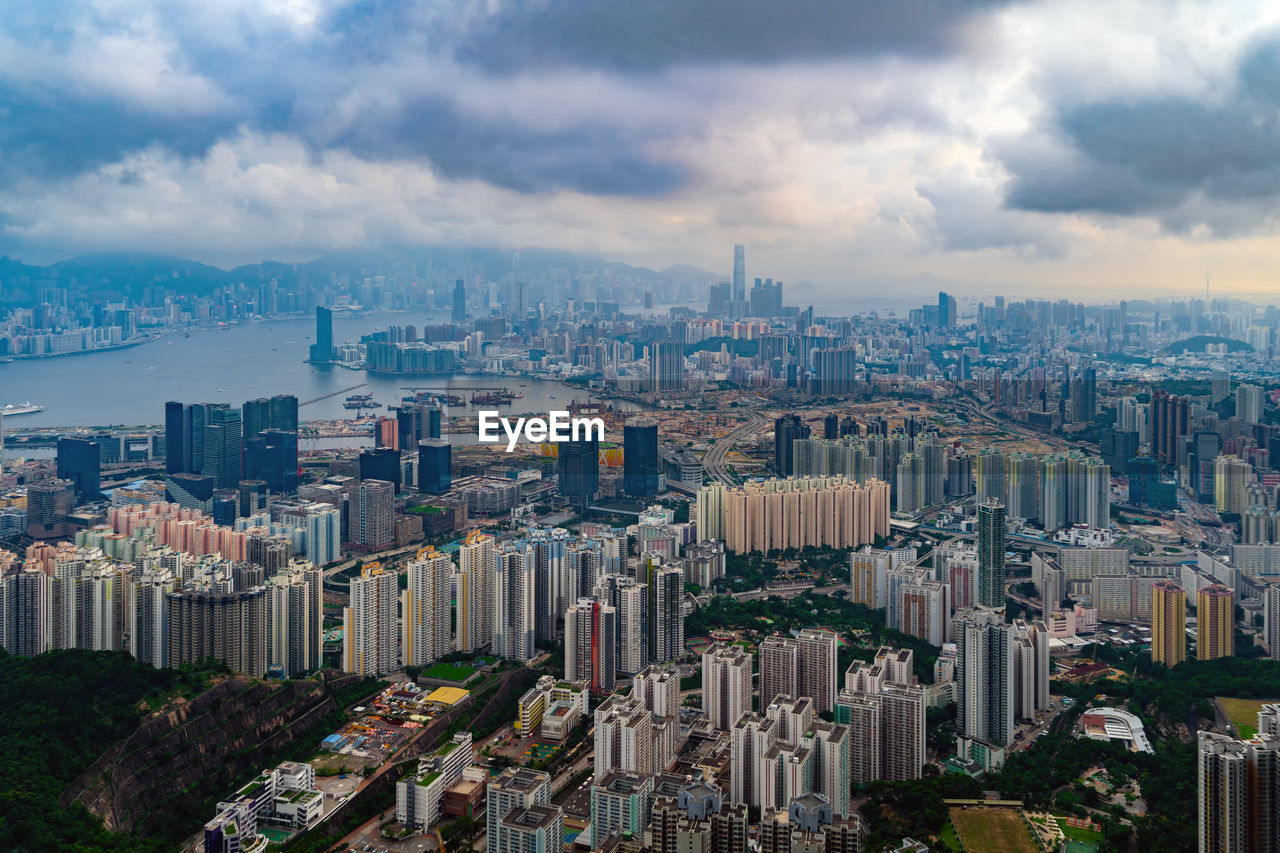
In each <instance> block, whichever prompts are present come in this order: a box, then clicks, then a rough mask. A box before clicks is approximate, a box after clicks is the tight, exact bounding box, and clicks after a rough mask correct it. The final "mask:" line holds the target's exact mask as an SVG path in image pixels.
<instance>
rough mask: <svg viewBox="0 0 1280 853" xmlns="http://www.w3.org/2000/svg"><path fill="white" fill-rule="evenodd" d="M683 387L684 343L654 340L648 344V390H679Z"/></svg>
mask: <svg viewBox="0 0 1280 853" xmlns="http://www.w3.org/2000/svg"><path fill="white" fill-rule="evenodd" d="M682 388H684V343H683V342H682V341H654V342H653V343H651V344H649V390H650V391H654V392H657V391H679V390H680V389H682Z"/></svg>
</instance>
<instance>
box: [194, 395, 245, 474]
mask: <svg viewBox="0 0 1280 853" xmlns="http://www.w3.org/2000/svg"><path fill="white" fill-rule="evenodd" d="M204 410H205V417H206V419H207V421H206V423H205V426H204V469H203V470H202V471H201V472H200V473H202V474H204V475H205V476H207V477H212V478H213V487H214V488H215V489H234V488H236V486H237V485H238V484H239V482H240V480H241V479H242V477H243V473H244V469H243V459H242V455H243V450H244V447H243V442H244V437H243V435H242V433H241V423H240V410H239V409H233V408H231V407H230V406H228V405H227V404H226V403H209V404H206V405H205V407H204Z"/></svg>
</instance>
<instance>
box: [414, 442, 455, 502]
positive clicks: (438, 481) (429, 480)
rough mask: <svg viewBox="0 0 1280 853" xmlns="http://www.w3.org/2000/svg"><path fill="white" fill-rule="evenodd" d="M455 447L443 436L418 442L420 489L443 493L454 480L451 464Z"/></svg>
mask: <svg viewBox="0 0 1280 853" xmlns="http://www.w3.org/2000/svg"><path fill="white" fill-rule="evenodd" d="M452 464H453V448H452V445H450V444H449V442H448V441H446V440H445V439H443V438H427V439H423V440H422V441H419V442H418V491H420V492H427V493H428V494H435V495H438V494H441V493H443V492H447V491H449V486H450V484H451V483H452V482H453V475H452V473H451V470H450V469H451V466H452Z"/></svg>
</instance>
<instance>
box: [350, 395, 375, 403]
mask: <svg viewBox="0 0 1280 853" xmlns="http://www.w3.org/2000/svg"><path fill="white" fill-rule="evenodd" d="M372 399H373V395H372V394H352V395H351V396H350V397H348V398H347V402H348V403H366V402H368V401H369V400H372Z"/></svg>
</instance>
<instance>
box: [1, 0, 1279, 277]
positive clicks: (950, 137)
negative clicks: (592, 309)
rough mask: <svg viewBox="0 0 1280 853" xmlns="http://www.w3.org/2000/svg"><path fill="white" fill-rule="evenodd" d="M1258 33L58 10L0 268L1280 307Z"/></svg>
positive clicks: (288, 6)
mask: <svg viewBox="0 0 1280 853" xmlns="http://www.w3.org/2000/svg"><path fill="white" fill-rule="evenodd" d="M1278 23H1280V10H1277V9H1276V8H1275V7H1274V5H1273V4H1266V3H1230V4H1210V3H1193V2H1178V3H1159V2H1121V3H1115V2H1096V3H1073V4H1061V3H1053V2H1028V3H1002V2H972V3H964V4H947V5H946V7H945V8H941V9H940V8H938V7H937V6H936V4H931V3H925V2H919V0H911V2H900V3H892V4H876V3H849V4H841V5H839V6H838V7H833V6H832V5H830V4H827V3H822V2H817V0H803V2H799V3H789V4H786V5H785V6H784V5H782V4H775V3H770V2H763V0H753V2H747V3H741V2H728V0H713V2H704V3H697V4H686V3H681V2H674V0H670V1H669V2H665V1H664V2H661V3H656V4H655V3H646V4H642V5H638V4H590V5H588V6H587V7H585V8H583V7H581V6H579V5H578V4H572V3H568V2H564V0H546V2H539V3H533V4H511V3H488V4H480V3H472V2H460V0H459V1H458V2H441V3H432V4H397V3H349V2H334V1H333V0H293V2H271V3H243V2H226V3H218V4H196V3H190V4H188V3H172V2H153V3H130V4H127V5H125V6H122V5H120V4H117V3H112V2H76V3H70V4H57V5H54V4H35V5H31V6H27V7H25V8H19V9H11V10H8V12H7V14H6V15H5V16H4V19H3V21H0V56H3V59H0V90H2V91H3V95H2V96H0V106H2V107H3V112H4V121H3V124H2V126H0V150H3V152H4V156H3V157H2V158H0V250H3V251H5V252H7V253H8V254H10V255H11V256H14V257H18V258H21V259H23V260H25V261H28V262H31V263H51V262H53V261H56V260H60V259H63V258H66V257H70V256H72V255H76V254H80V253H83V252H93V251H104V250H110V251H119V250H127V251H148V252H161V253H171V254H175V255H179V256H182V257H187V258H191V259H194V260H198V261H205V262H209V263H213V264H217V265H221V266H223V267H230V266H233V265H236V264H241V263H246V262H254V261H258V260H262V259H264V258H270V259H277V260H285V261H296V260H309V259H311V258H314V257H316V256H318V255H320V254H322V253H324V252H328V251H333V250H340V249H370V248H373V249H376V248H381V247H385V246H419V245H471V246H494V247H499V248H503V249H519V248H526V249H527V248H533V247H544V248H555V249H565V250H571V251H577V252H585V253H589V254H593V255H599V256H602V257H606V258H608V259H612V260H620V261H625V262H628V263H632V264H637V265H646V266H650V267H653V268H655V269H663V268H665V267H667V266H670V265H672V264H677V263H687V264H692V265H695V266H699V267H701V268H704V269H706V270H709V271H711V272H713V273H716V274H718V275H723V274H725V273H727V272H728V270H727V266H726V264H725V260H724V250H723V247H724V246H726V245H729V244H732V243H745V244H747V245H749V246H750V247H751V250H752V254H753V259H754V261H755V262H756V263H757V264H758V265H759V266H758V267H757V268H758V269H764V270H769V271H770V272H772V273H773V274H775V275H779V276H784V277H786V278H787V280H788V281H791V282H801V281H805V280H809V281H812V282H814V283H815V285H816V289H815V293H816V294H818V295H823V294H826V295H832V294H840V295H842V296H845V297H848V296H850V295H851V294H852V295H853V296H854V297H857V296H858V295H860V294H866V295H867V296H868V297H871V296H873V295H875V294H877V293H881V292H883V291H884V290H885V289H886V287H893V288H895V289H898V290H903V291H907V292H910V293H912V294H913V295H924V294H926V293H927V292H929V291H930V290H936V289H937V288H938V287H940V286H941V287H946V288H948V289H949V290H951V291H952V292H956V293H960V294H973V295H987V294H990V293H994V292H1003V293H1007V294H1010V295H1015V296H1016V295H1045V296H1057V295H1061V294H1063V293H1067V292H1069V293H1072V294H1078V295H1083V296H1088V297H1096V298H1109V297H1111V296H1113V295H1114V294H1115V293H1116V292H1117V289H1118V288H1123V289H1124V290H1125V292H1126V293H1129V294H1134V295H1137V294H1140V295H1143V296H1165V295H1169V296H1174V295H1184V296H1185V295H1193V294H1196V293H1203V291H1204V286H1205V279H1206V276H1207V277H1208V278H1209V279H1210V280H1211V282H1212V289H1213V290H1214V292H1216V293H1217V294H1221V295H1253V296H1266V295H1268V294H1271V293H1274V292H1276V290H1277V286H1276V282H1275V277H1274V270H1275V268H1276V266H1277V261H1278V260H1280V248H1278V245H1280V244H1277V242H1276V241H1275V239H1274V237H1275V229H1276V219H1275V215H1274V211H1275V209H1276V204H1275V201H1276V199H1275V195H1276V190H1277V179H1276V173H1275V170H1274V168H1273V156H1274V147H1275V146H1274V143H1275V131H1276V116H1275V106H1276V98H1277V95H1276V93H1277V91H1280V89H1278V88H1277V84H1278V83H1280V80H1278V75H1280V70H1278V69H1280V64H1278V63H1277V61H1276V60H1277V29H1276V27H1277V24H1278Z"/></svg>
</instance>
